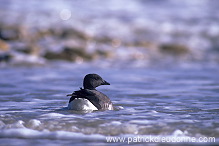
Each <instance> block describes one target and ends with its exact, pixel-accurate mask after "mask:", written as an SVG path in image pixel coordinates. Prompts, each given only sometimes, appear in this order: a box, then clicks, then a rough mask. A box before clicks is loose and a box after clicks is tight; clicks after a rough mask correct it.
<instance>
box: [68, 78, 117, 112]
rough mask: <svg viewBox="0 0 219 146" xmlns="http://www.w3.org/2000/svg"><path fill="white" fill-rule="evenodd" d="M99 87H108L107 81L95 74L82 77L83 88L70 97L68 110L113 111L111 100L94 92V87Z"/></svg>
mask: <svg viewBox="0 0 219 146" xmlns="http://www.w3.org/2000/svg"><path fill="white" fill-rule="evenodd" d="M100 85H110V83H108V82H107V81H105V80H103V79H102V78H101V77H100V76H99V75H97V74H87V75H86V76H85V77H84V82H83V86H84V89H82V88H80V90H78V91H74V92H73V93H72V94H68V95H67V96H71V98H70V100H69V103H68V109H70V110H77V111H80V110H113V109H114V107H113V104H112V102H111V100H110V99H109V98H108V97H107V96H106V95H104V94H103V93H101V92H100V91H97V90H96V87H98V86H100Z"/></svg>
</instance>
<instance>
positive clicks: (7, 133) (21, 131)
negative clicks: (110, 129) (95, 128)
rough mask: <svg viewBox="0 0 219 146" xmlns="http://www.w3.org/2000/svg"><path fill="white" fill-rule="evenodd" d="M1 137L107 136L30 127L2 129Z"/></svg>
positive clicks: (61, 137)
mask: <svg viewBox="0 0 219 146" xmlns="http://www.w3.org/2000/svg"><path fill="white" fill-rule="evenodd" d="M0 137H1V138H25V139H72V138H77V139H99V140H103V139H104V138H105V136H102V135H99V134H93V135H84V134H81V133H75V132H67V131H55V132H50V131H46V130H44V131H37V130H32V129H28V128H17V129H4V130H0Z"/></svg>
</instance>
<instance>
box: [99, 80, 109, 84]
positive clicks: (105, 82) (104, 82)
mask: <svg viewBox="0 0 219 146" xmlns="http://www.w3.org/2000/svg"><path fill="white" fill-rule="evenodd" d="M101 85H110V83H108V82H107V81H105V80H103V83H102V84H101Z"/></svg>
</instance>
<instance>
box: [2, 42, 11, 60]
mask: <svg viewBox="0 0 219 146" xmlns="http://www.w3.org/2000/svg"><path fill="white" fill-rule="evenodd" d="M9 50H10V48H9V44H8V43H6V42H5V41H3V40H0V62H9V61H10V60H11V54H10V52H9Z"/></svg>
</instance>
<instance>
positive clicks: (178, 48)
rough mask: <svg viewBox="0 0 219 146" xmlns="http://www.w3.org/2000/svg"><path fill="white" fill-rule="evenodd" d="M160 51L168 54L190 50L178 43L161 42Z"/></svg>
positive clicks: (184, 52)
mask: <svg viewBox="0 0 219 146" xmlns="http://www.w3.org/2000/svg"><path fill="white" fill-rule="evenodd" d="M160 51H161V52H162V53H166V54H170V55H178V56H179V55H185V54H188V53H189V52H190V49H189V48H188V47H187V46H184V45H180V44H161V45H160Z"/></svg>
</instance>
